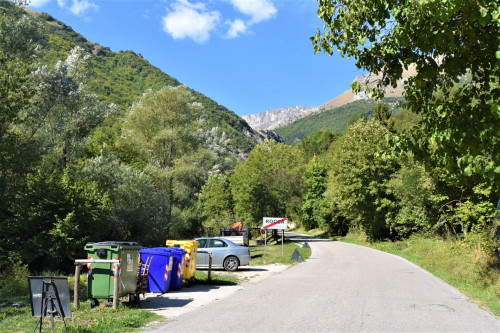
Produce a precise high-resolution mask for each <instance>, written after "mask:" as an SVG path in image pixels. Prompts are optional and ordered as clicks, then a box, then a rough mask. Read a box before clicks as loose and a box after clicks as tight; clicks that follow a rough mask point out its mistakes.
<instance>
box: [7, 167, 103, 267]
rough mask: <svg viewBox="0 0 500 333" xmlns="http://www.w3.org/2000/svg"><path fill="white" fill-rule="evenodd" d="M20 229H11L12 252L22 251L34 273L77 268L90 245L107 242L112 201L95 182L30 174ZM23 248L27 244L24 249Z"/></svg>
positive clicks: (22, 200) (20, 209)
mask: <svg viewBox="0 0 500 333" xmlns="http://www.w3.org/2000/svg"><path fill="white" fill-rule="evenodd" d="M18 203H19V207H16V211H17V212H18V214H19V217H18V219H17V220H16V228H15V229H14V230H10V231H9V230H7V234H6V235H5V236H6V239H5V243H4V244H5V245H6V247H7V248H19V251H20V253H21V254H22V256H23V260H24V261H25V262H26V263H28V264H29V265H30V268H31V269H32V270H33V271H37V272H40V271H42V270H56V269H71V267H73V261H74V259H75V258H83V257H84V254H85V253H84V250H83V247H84V246H85V243H86V242H87V241H89V240H94V239H102V237H103V233H104V230H105V224H104V223H102V222H103V221H104V220H105V218H106V216H107V214H108V212H109V210H110V204H111V203H110V202H109V198H108V197H107V195H106V194H105V193H103V192H102V191H101V189H99V187H98V186H97V184H95V183H92V182H77V181H74V180H72V179H71V177H70V175H69V174H68V173H67V172H65V173H62V174H61V173H53V174H51V175H43V174H41V173H37V174H30V175H28V179H27V188H26V193H24V195H23V197H22V198H20V200H19V201H18ZM19 244H22V246H21V247H19Z"/></svg>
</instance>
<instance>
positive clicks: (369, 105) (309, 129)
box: [274, 98, 400, 145]
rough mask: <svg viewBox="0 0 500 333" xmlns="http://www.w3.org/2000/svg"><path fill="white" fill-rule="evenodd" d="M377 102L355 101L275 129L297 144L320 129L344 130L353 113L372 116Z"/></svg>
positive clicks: (396, 99) (391, 99)
mask: <svg viewBox="0 0 500 333" xmlns="http://www.w3.org/2000/svg"><path fill="white" fill-rule="evenodd" d="M398 100H400V99H399V98H387V99H384V101H386V102H387V103H389V102H391V103H392V102H396V101H398ZM375 106H376V104H375V103H374V102H373V101H370V100H368V101H365V100H361V101H354V102H351V103H349V104H346V105H343V106H340V107H338V108H335V109H332V110H327V111H323V112H321V113H317V114H313V115H310V116H307V117H304V118H301V119H299V120H297V121H294V122H293V123H291V124H288V125H286V126H283V127H280V128H277V129H275V130H274V132H276V133H277V134H278V135H279V136H281V137H282V138H283V140H284V141H285V143H287V144H290V145H295V144H297V143H298V142H299V141H300V140H302V139H303V138H305V137H306V136H308V135H309V134H311V133H313V132H316V131H318V130H322V129H324V130H330V131H332V132H342V131H344V130H345V129H346V128H347V125H348V122H349V119H350V118H351V117H352V116H353V115H355V114H356V115H359V114H363V113H364V114H365V115H368V116H370V115H371V114H372V112H373V110H374V109H375Z"/></svg>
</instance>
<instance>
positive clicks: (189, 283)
mask: <svg viewBox="0 0 500 333" xmlns="http://www.w3.org/2000/svg"><path fill="white" fill-rule="evenodd" d="M184 282H185V283H186V287H188V288H191V279H186V280H184Z"/></svg>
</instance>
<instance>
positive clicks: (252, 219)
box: [231, 140, 302, 226]
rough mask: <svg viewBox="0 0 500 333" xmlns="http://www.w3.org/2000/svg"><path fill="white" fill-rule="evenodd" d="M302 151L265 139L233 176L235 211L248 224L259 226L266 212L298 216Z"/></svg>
mask: <svg viewBox="0 0 500 333" xmlns="http://www.w3.org/2000/svg"><path fill="white" fill-rule="evenodd" d="M301 174H302V164H301V162H300V155H299V154H297V152H295V151H294V150H293V149H292V148H291V147H289V146H287V145H285V144H282V143H276V142H275V141H274V140H266V141H264V142H262V143H261V144H259V145H258V146H257V147H255V149H254V150H252V152H251V153H250V156H249V157H248V159H247V161H246V162H244V163H240V164H238V165H237V166H236V168H235V170H234V174H233V175H232V176H231V191H232V193H233V199H234V211H235V213H236V215H237V216H238V217H239V218H241V219H242V221H243V222H244V224H245V225H248V226H258V225H260V223H261V221H262V218H263V217H265V216H278V217H279V216H283V217H289V218H293V217H297V218H298V217H299V216H300V215H299V214H300V211H299V210H300V208H299V207H300V205H301V204H300V202H301V193H302V180H301V176H300V175H301Z"/></svg>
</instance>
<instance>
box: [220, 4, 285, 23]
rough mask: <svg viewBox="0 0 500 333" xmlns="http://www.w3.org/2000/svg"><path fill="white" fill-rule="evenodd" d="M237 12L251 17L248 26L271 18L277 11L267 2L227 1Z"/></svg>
mask: <svg viewBox="0 0 500 333" xmlns="http://www.w3.org/2000/svg"><path fill="white" fill-rule="evenodd" d="M229 1H230V2H231V3H232V4H233V6H234V7H236V9H237V10H239V11H240V12H241V13H243V14H245V15H249V16H250V17H251V19H250V24H253V23H258V22H261V21H264V20H268V19H270V18H273V17H274V16H275V15H276V13H277V12H278V10H277V9H276V7H274V5H273V3H272V2H270V1H268V0H229Z"/></svg>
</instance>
